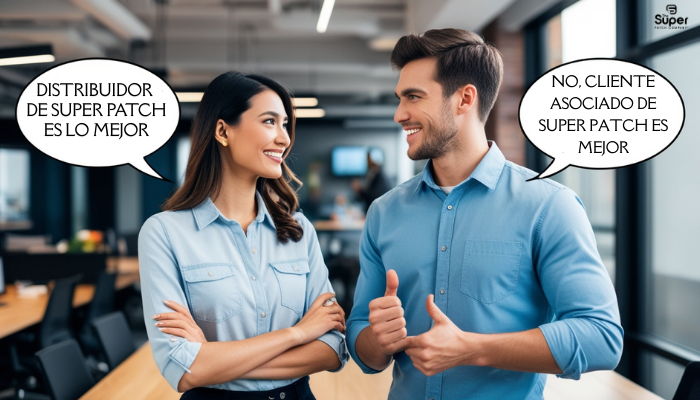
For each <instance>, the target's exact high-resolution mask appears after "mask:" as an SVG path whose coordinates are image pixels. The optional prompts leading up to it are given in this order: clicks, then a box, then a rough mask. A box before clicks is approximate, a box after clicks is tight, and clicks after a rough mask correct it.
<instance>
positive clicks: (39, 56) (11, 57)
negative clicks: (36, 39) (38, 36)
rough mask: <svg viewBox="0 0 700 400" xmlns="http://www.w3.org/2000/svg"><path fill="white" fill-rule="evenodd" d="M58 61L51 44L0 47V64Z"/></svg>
mask: <svg viewBox="0 0 700 400" xmlns="http://www.w3.org/2000/svg"><path fill="white" fill-rule="evenodd" d="M54 61H56V58H55V57H54V56H53V48H52V47H51V45H50V44H42V45H37V46H23V47H12V48H7V49H0V65H21V64H37V63H49V62H54Z"/></svg>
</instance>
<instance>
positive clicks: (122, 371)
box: [80, 342, 181, 400]
mask: <svg viewBox="0 0 700 400" xmlns="http://www.w3.org/2000/svg"><path fill="white" fill-rule="evenodd" d="M180 396H181V394H180V393H178V392H176V391H175V390H173V389H172V388H171V387H170V385H168V382H167V381H166V380H165V378H163V376H162V375H161V374H160V371H159V370H158V366H156V362H155V360H154V359H153V354H152V353H151V344H150V343H148V342H146V343H145V344H144V345H143V346H141V347H140V348H139V349H138V350H136V352H135V353H134V354H132V355H131V356H129V358H127V359H126V360H124V362H123V363H121V364H120V365H119V366H118V367H117V368H115V369H114V371H112V372H110V373H109V374H108V375H107V376H106V377H104V378H103V379H102V380H101V381H99V382H98V383H97V385H95V386H93V387H92V389H90V390H89V391H88V392H87V393H85V394H84V395H83V397H81V398H80V399H81V400H106V399H129V400H140V399H143V400H147V399H158V400H176V399H179V398H180Z"/></svg>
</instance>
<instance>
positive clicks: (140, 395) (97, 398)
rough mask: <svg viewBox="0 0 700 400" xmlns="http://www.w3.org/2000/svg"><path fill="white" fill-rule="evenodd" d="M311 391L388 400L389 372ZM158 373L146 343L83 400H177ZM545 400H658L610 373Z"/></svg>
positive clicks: (321, 378) (336, 376) (338, 398)
mask: <svg viewBox="0 0 700 400" xmlns="http://www.w3.org/2000/svg"><path fill="white" fill-rule="evenodd" d="M310 385H311V390H312V391H313V393H314V395H315V396H316V398H317V399H319V400H351V399H362V400H386V398H387V396H388V394H389V388H390V387H391V367H390V368H387V369H386V370H384V371H383V372H381V373H379V374H374V375H365V374H363V373H362V371H361V370H360V367H358V366H357V364H355V363H354V362H353V361H352V359H351V360H350V361H348V363H347V364H346V365H345V368H343V370H342V371H341V372H338V373H331V372H319V373H317V374H313V375H312V376H311V382H310ZM179 398H180V394H179V393H177V392H176V391H175V390H173V389H172V388H171V387H170V385H168V382H167V381H166V380H165V378H163V376H162V375H161V374H160V371H158V367H157V366H156V363H155V361H154V360H153V355H152V353H151V345H150V344H149V343H146V344H144V345H143V346H141V348H139V349H138V350H137V351H136V352H135V353H134V354H132V355H131V356H130V357H129V358H128V359H126V360H125V361H124V362H123V363H122V364H121V365H120V366H119V367H117V368H116V369H115V370H114V371H112V372H110V373H109V375H107V376H106V377H105V378H104V379H102V380H101V381H100V382H99V383H98V384H97V385H95V386H94V387H93V388H92V389H90V391H89V392H87V393H86V394H85V395H84V396H83V397H81V400H108V399H129V400H148V399H163V400H171V399H172V400H175V399H179ZM544 398H545V400H579V399H581V400H584V399H585V400H590V399H595V400H662V399H661V397H659V396H657V395H655V394H653V393H651V392H650V391H648V390H646V389H644V388H643V387H641V386H639V385H637V384H636V383H634V382H632V381H630V380H628V379H627V378H625V377H623V376H622V375H620V374H618V373H616V372H614V371H598V372H590V373H587V374H583V375H582V376H581V379H580V380H578V381H573V380H570V379H558V378H556V377H555V376H553V375H550V376H548V379H547V386H546V387H545V390H544Z"/></svg>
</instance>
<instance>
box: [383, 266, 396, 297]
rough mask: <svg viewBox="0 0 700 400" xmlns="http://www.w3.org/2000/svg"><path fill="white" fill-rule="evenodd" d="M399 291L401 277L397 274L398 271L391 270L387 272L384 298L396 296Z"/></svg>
mask: <svg viewBox="0 0 700 400" xmlns="http://www.w3.org/2000/svg"><path fill="white" fill-rule="evenodd" d="M397 290H399V276H398V275H397V274H396V271H394V270H393V269H390V270H389V271H387V272H386V292H384V297H386V296H396V291H397Z"/></svg>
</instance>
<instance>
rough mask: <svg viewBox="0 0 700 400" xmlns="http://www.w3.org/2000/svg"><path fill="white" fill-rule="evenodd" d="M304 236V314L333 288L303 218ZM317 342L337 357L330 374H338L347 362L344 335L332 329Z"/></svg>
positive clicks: (319, 247)
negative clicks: (306, 258) (306, 274)
mask: <svg viewBox="0 0 700 400" xmlns="http://www.w3.org/2000/svg"><path fill="white" fill-rule="evenodd" d="M303 228H304V236H308V252H309V253H308V254H309V277H308V279H307V280H306V296H307V298H306V306H305V307H304V313H306V312H307V311H309V306H311V304H313V302H314V301H315V300H316V298H318V296H320V295H322V294H323V293H328V292H333V293H335V291H334V290H333V287H332V286H331V283H330V281H329V280H328V268H327V267H326V264H325V262H324V261H323V254H322V253H321V246H320V245H319V244H318V237H317V236H316V230H315V229H314V227H313V225H312V224H311V223H310V222H309V221H308V220H307V219H306V218H305V217H303ZM318 340H320V341H322V342H323V343H325V344H327V345H329V346H330V347H331V348H332V349H333V350H334V351H335V352H336V354H337V355H338V359H339V360H340V368H338V369H335V370H331V371H330V372H338V371H340V370H341V369H343V367H344V366H345V363H347V361H348V351H347V346H346V345H345V335H343V334H342V333H340V332H339V331H337V330H335V329H333V330H332V331H330V332H328V333H325V334H323V335H322V336H320V337H319V338H318Z"/></svg>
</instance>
